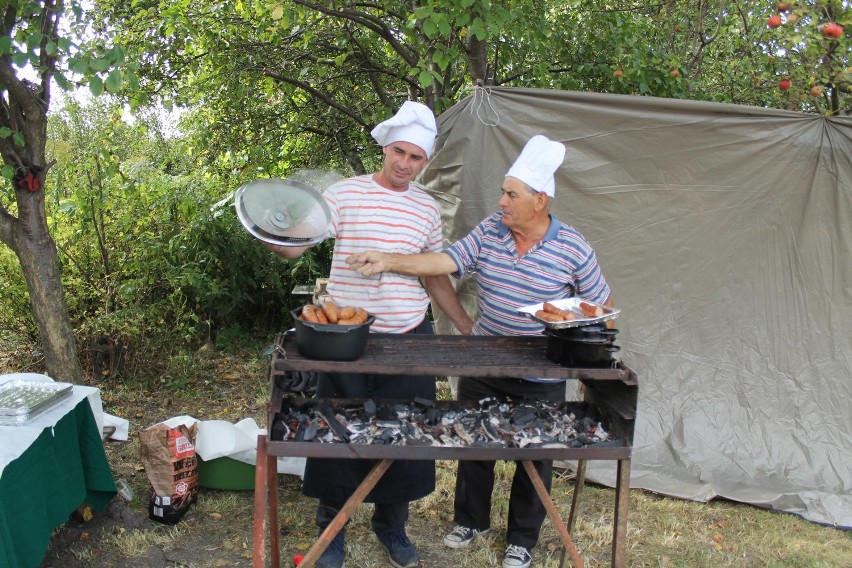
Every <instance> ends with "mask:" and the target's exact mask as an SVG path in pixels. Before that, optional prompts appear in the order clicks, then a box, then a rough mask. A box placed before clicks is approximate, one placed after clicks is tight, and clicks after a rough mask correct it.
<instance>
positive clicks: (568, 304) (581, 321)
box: [518, 298, 621, 329]
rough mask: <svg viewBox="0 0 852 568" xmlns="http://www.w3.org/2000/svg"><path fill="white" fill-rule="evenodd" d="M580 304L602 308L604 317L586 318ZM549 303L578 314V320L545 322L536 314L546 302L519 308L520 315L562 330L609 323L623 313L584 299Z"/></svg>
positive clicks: (564, 299) (569, 299) (568, 299)
mask: <svg viewBox="0 0 852 568" xmlns="http://www.w3.org/2000/svg"><path fill="white" fill-rule="evenodd" d="M580 302H586V303H587V304H591V305H593V306H599V307H600V308H602V309H603V315H602V316H599V317H596V318H590V317H588V316H586V315H585V314H583V310H581V309H580ZM548 303H550V304H553V305H554V306H556V307H557V308H559V309H560V310H568V311H570V312H573V313H575V314H577V319H572V320H567V321H561V322H554V321H545V320H543V319H541V318H539V317H536V315H535V313H536V312H537V311H539V310H542V309H544V302H541V303H539V304H531V305H529V306H523V307H520V308H518V313H519V314H526V315H527V316H529V318H530V319H534V320H535V321H537V322H539V323H543V324H544V325H545V326H547V327H548V328H549V329H562V328H565V327H580V326H581V325H592V324H596V323H601V322H605V321H609V320H611V319H614V318H616V317H618V314H620V313H621V310H618V309H616V308H609V307H607V306H604V305H603V304H598V303H597V302H591V301H589V300H586V299H584V298H563V299H561V300H553V301H551V302H548Z"/></svg>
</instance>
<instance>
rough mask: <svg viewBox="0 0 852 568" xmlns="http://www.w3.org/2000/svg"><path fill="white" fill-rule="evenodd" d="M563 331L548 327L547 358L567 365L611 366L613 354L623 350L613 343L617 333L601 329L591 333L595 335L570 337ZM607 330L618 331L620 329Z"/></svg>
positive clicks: (546, 332) (546, 333) (546, 331)
mask: <svg viewBox="0 0 852 568" xmlns="http://www.w3.org/2000/svg"><path fill="white" fill-rule="evenodd" d="M573 329H576V328H573ZM562 331H565V330H558V331H557V330H550V329H548V330H545V332H544V334H545V335H546V336H547V358H548V359H550V360H551V361H553V362H554V363H559V364H560V365H565V366H566V367H595V368H598V367H610V366H612V362H613V354H614V353H617V352H618V351H620V350H621V347H619V346H618V345H614V344H613V341H614V340H615V333H603V332H604V331H605V330H600V331H599V332H595V333H594V334H590V335H594V337H569V336H565V335H563V334H562V333H561V332H562ZM606 331H609V332H611V331H615V332H616V333H618V330H606ZM601 334H603V335H601Z"/></svg>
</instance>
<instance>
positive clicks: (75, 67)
mask: <svg viewBox="0 0 852 568" xmlns="http://www.w3.org/2000/svg"><path fill="white" fill-rule="evenodd" d="M68 69H70V70H71V71H72V72H74V73H78V74H80V75H88V74H89V72H91V67H89V64H88V63H86V62H85V61H83V60H82V59H79V58H72V59H71V60H69V61H68Z"/></svg>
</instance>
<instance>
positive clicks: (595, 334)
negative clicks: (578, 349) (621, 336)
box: [545, 324, 618, 341]
mask: <svg viewBox="0 0 852 568" xmlns="http://www.w3.org/2000/svg"><path fill="white" fill-rule="evenodd" d="M545 333H547V334H548V335H553V336H554V337H562V338H564V339H579V340H581V341H607V340H609V341H612V340H614V339H615V336H616V335H618V330H617V329H609V328H607V327H606V325H605V324H591V325H580V326H577V327H565V328H559V329H555V328H547V329H546V330H545Z"/></svg>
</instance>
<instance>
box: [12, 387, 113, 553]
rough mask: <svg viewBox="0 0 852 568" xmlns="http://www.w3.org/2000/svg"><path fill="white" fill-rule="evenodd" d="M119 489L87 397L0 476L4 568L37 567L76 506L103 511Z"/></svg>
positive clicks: (44, 432) (43, 433)
mask: <svg viewBox="0 0 852 568" xmlns="http://www.w3.org/2000/svg"><path fill="white" fill-rule="evenodd" d="M0 443H2V440H0ZM115 494H116V489H115V481H114V480H113V476H112V471H111V470H110V468H109V462H108V461H107V457H106V452H105V451H104V446H103V442H102V440H101V437H100V432H98V427H97V424H96V423H95V417H94V415H93V414H92V409H91V406H90V405H89V400H88V399H86V398H84V399H83V400H82V401H80V403H79V404H77V405H76V406H75V407H74V409H73V410H72V411H70V412H68V413H67V414H66V415H65V416H63V417H62V418H61V419H60V420H59V422H57V423H56V426H54V427H52V428H45V429H44V431H43V432H42V433H41V434H40V435H39V437H38V439H37V440H36V441H35V442H34V443H33V444H32V445H30V447H29V448H27V450H26V451H25V452H24V453H23V454H22V455H21V456H20V457H19V458H17V459H16V460H14V461H13V462H11V463H10V464H9V465H7V466H6V468H5V469H4V470H3V474H2V476H0V568H6V567H8V568H30V567H34V566H38V565H39V564H40V563H41V561H42V560H43V559H44V555H45V553H46V552H47V548H48V546H49V545H50V537H51V534H52V533H53V530H54V529H55V528H56V527H58V526H60V525H62V524H63V523H65V522H67V521H68V518H69V516H70V515H71V513H73V512H74V511H75V510H76V509H77V507H79V506H80V505H82V504H83V503H85V504H87V505H89V506H91V507H92V508H93V509H94V510H96V511H101V510H103V509H104V508H105V507H106V505H107V503H109V501H110V500H111V499H112V498H113V496H115Z"/></svg>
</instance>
